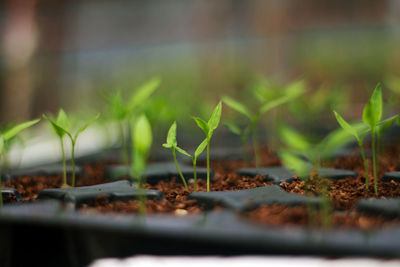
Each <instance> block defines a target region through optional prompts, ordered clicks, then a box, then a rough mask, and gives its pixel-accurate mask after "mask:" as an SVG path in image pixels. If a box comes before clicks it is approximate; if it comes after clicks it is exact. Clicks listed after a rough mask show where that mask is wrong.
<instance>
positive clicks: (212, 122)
mask: <svg viewBox="0 0 400 267" xmlns="http://www.w3.org/2000/svg"><path fill="white" fill-rule="evenodd" d="M221 113H222V102H221V101H219V102H218V105H217V106H216V107H215V108H214V110H213V112H212V114H211V117H210V119H209V120H208V123H207V124H208V127H209V128H210V130H211V132H212V131H214V130H215V129H217V127H218V125H219V122H220V120H221Z"/></svg>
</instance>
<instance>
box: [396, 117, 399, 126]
mask: <svg viewBox="0 0 400 267" xmlns="http://www.w3.org/2000/svg"><path fill="white" fill-rule="evenodd" d="M396 122H397V125H400V117H397V120H396Z"/></svg>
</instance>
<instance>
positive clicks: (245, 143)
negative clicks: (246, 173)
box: [241, 137, 249, 167]
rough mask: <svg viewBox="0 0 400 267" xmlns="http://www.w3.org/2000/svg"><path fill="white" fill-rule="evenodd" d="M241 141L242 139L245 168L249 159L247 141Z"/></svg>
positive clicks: (243, 138)
mask: <svg viewBox="0 0 400 267" xmlns="http://www.w3.org/2000/svg"><path fill="white" fill-rule="evenodd" d="M241 139H242V149H243V161H244V167H247V166H248V165H249V157H248V155H247V140H246V138H245V137H242V138H241Z"/></svg>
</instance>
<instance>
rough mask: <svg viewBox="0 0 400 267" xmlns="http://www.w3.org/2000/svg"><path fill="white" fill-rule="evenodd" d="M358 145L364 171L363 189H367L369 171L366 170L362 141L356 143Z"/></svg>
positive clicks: (366, 163)
mask: <svg viewBox="0 0 400 267" xmlns="http://www.w3.org/2000/svg"><path fill="white" fill-rule="evenodd" d="M358 145H359V146H360V153H361V157H362V160H363V162H364V170H365V187H366V188H367V189H368V187H369V170H368V162H367V158H366V157H365V152H364V145H363V142H362V141H359V142H358Z"/></svg>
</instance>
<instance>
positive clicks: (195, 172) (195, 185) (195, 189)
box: [193, 158, 197, 192]
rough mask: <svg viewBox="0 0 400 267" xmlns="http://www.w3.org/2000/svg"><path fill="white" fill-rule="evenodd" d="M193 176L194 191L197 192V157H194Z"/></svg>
mask: <svg viewBox="0 0 400 267" xmlns="http://www.w3.org/2000/svg"><path fill="white" fill-rule="evenodd" d="M193 176H194V177H193V178H194V191H195V192H197V170H196V159H195V158H193Z"/></svg>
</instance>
